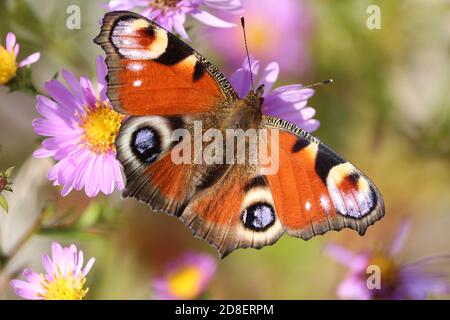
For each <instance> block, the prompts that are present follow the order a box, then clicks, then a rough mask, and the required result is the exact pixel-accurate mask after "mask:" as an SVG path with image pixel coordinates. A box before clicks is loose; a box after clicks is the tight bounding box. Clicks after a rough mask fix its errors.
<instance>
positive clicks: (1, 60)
mask: <svg viewBox="0 0 450 320" xmlns="http://www.w3.org/2000/svg"><path fill="white" fill-rule="evenodd" d="M18 55H19V44H18V43H16V36H15V35H14V33H12V32H9V33H8V35H7V36H6V48H5V47H3V46H2V45H0V84H5V83H7V82H9V81H10V80H11V79H12V78H14V77H15V76H16V72H17V69H18V68H22V67H25V66H28V65H30V64H32V63H35V62H36V61H38V60H39V57H40V56H41V55H40V53H39V52H35V53H33V54H32V55H29V56H28V57H26V58H25V59H23V60H22V61H20V62H19V63H17V56H18Z"/></svg>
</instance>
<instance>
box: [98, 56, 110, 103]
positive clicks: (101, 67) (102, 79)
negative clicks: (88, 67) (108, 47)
mask: <svg viewBox="0 0 450 320" xmlns="http://www.w3.org/2000/svg"><path fill="white" fill-rule="evenodd" d="M95 66H96V69H97V88H98V93H99V95H100V98H101V99H102V100H103V101H105V100H107V97H106V87H107V83H106V74H107V72H108V67H107V66H106V63H105V58H103V57H102V56H97V58H96V63H95Z"/></svg>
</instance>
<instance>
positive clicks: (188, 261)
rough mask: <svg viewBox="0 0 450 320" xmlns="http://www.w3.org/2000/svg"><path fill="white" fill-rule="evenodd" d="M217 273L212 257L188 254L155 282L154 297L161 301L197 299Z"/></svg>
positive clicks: (175, 262) (169, 267) (174, 263)
mask: <svg viewBox="0 0 450 320" xmlns="http://www.w3.org/2000/svg"><path fill="white" fill-rule="evenodd" d="M215 271H216V261H215V260H214V258H212V257H211V256H210V255H207V254H202V253H193V252H191V253H187V254H185V255H184V256H182V257H181V258H180V259H179V260H177V261H174V262H173V263H172V264H171V265H169V266H168V268H167V270H166V272H165V274H164V275H163V276H161V277H159V278H155V279H154V280H153V292H154V295H155V297H156V298H157V299H160V300H187V299H195V298H197V297H199V296H200V295H201V294H202V293H203V292H204V291H205V289H206V287H207V286H208V284H209V283H210V281H211V279H212V277H213V276H214V273H215Z"/></svg>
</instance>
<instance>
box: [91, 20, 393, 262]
mask: <svg viewBox="0 0 450 320" xmlns="http://www.w3.org/2000/svg"><path fill="white" fill-rule="evenodd" d="M94 41H95V43H97V44H99V45H100V46H101V47H102V48H103V50H104V51H105V52H106V55H107V58H106V63H107V66H108V74H107V77H106V79H107V82H108V88H107V96H108V98H109V100H110V101H111V103H112V105H113V107H114V108H115V110H117V111H118V112H120V113H123V114H126V115H128V116H129V117H128V118H127V120H126V121H125V122H124V123H123V125H122V128H121V130H120V133H119V135H118V137H117V140H116V148H117V157H118V159H119V161H120V162H121V163H122V165H123V168H124V172H125V176H126V187H125V190H124V192H123V195H124V196H125V197H134V198H136V199H138V200H140V201H143V202H145V203H147V204H148V205H149V206H150V207H151V208H152V210H154V211H163V212H166V213H168V214H170V215H175V216H177V217H179V218H180V219H181V220H182V221H183V222H184V223H185V224H186V225H187V226H188V227H189V228H190V229H191V230H192V232H193V233H194V235H196V236H198V237H200V238H203V239H205V240H207V241H208V242H209V243H210V244H211V245H213V246H215V247H216V248H217V249H218V251H219V253H220V255H221V256H222V257H224V256H226V255H227V254H229V253H230V252H232V251H233V250H235V249H238V248H248V247H253V248H262V247H264V246H266V245H271V244H273V243H274V242H276V241H277V240H278V239H279V238H280V237H281V236H282V235H283V234H284V233H288V234H289V235H292V236H296V237H300V238H302V239H305V240H307V239H310V238H312V237H314V236H315V235H318V234H323V233H325V232H327V231H328V230H340V229H342V228H345V227H348V228H352V229H354V230H356V231H357V232H358V233H359V234H361V235H363V234H364V233H365V231H366V229H367V227H368V226H369V225H371V224H373V223H375V222H376V221H377V220H379V219H381V218H382V217H383V216H384V203H383V199H382V197H381V195H380V193H379V191H378V190H377V188H376V187H375V185H374V184H373V183H372V182H371V181H370V180H369V179H368V178H367V177H366V176H365V175H364V174H363V173H362V172H361V171H360V170H359V169H357V168H356V167H355V166H354V165H352V164H350V163H349V162H347V161H346V160H345V159H344V158H342V157H341V156H340V155H338V154H337V153H335V152H334V151H333V150H331V149H330V148H329V147H328V146H326V145H325V144H323V143H322V142H320V141H319V140H318V139H317V138H315V137H313V136H311V135H310V134H308V133H307V132H305V131H304V130H302V129H301V128H299V127H297V126H295V125H294V124H292V123H289V122H287V121H284V120H282V119H279V118H275V117H271V116H267V115H263V114H262V113H261V105H262V103H263V101H264V98H263V92H264V88H263V87H259V88H257V89H256V90H251V91H250V92H249V93H248V94H247V96H246V97H244V98H243V99H239V98H238V96H237V94H236V92H235V91H234V90H233V88H232V86H231V85H230V83H229V82H228V81H227V79H226V78H225V77H224V76H223V75H222V73H220V71H219V70H218V69H217V68H216V67H215V66H214V65H213V64H211V63H210V62H209V61H207V60H206V59H205V58H204V57H203V56H202V55H200V54H199V53H198V52H196V51H195V50H194V49H192V48H191V47H190V46H189V45H187V44H186V43H184V42H183V41H181V40H180V39H178V38H177V37H176V36H175V35H173V34H171V33H169V32H168V31H166V30H164V29H163V28H162V27H160V26H159V25H157V24H156V23H154V22H152V21H150V20H148V19H146V18H144V17H142V16H140V15H138V14H135V13H132V12H126V11H115V12H109V13H107V14H106V15H105V17H104V19H103V24H102V27H101V32H100V34H99V35H98V36H97V37H96V38H95V40H94ZM196 121H199V122H201V123H202V124H203V128H202V130H203V131H202V132H203V133H204V132H206V131H207V130H208V129H211V128H215V129H218V130H221V131H222V132H223V131H225V130H227V129H242V130H248V129H258V130H259V129H264V130H266V131H267V132H268V134H267V136H266V139H265V140H263V143H265V144H267V145H270V146H271V147H273V146H275V147H276V148H277V154H278V158H279V160H278V161H279V168H278V170H277V171H276V172H275V173H272V174H266V171H265V170H264V165H263V164H262V163H261V164H258V163H257V162H256V163H250V162H249V161H245V162H244V163H243V164H233V163H231V164H229V163H228V162H227V163H223V164H206V163H202V162H201V161H192V162H190V163H175V162H174V161H173V159H172V157H171V152H172V151H173V150H174V148H177V147H179V146H180V144H183V143H188V142H187V141H189V140H188V139H179V140H175V139H174V138H173V133H174V132H175V131H176V130H178V129H184V130H186V131H187V132H188V133H190V134H192V135H193V134H194V123H195V122H196ZM275 137H277V139H275ZM190 143H191V147H192V148H194V147H195V146H193V145H194V143H193V142H190ZM202 143H203V142H202ZM194 160H195V159H194ZM247 160H248V159H247Z"/></svg>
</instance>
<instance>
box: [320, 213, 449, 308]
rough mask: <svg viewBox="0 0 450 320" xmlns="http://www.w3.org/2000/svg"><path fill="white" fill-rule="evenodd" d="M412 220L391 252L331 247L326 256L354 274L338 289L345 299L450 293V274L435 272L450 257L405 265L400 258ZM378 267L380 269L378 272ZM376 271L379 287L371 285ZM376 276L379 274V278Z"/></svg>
mask: <svg viewBox="0 0 450 320" xmlns="http://www.w3.org/2000/svg"><path fill="white" fill-rule="evenodd" d="M409 227H410V224H409V221H405V222H404V223H402V224H401V226H400V228H399V230H398V232H397V234H396V236H395V239H394V241H393V242H392V244H391V247H390V249H389V250H388V251H387V252H382V251H363V252H361V253H359V254H355V253H353V252H351V251H349V250H347V249H346V248H344V247H342V246H339V245H335V244H333V245H328V246H327V247H326V253H327V254H328V255H329V256H331V257H332V258H334V259H335V260H336V261H338V262H340V263H342V264H343V265H345V266H347V267H348V268H349V269H350V271H349V273H348V275H347V277H346V278H345V279H344V280H343V281H342V282H341V283H340V285H339V286H338V288H337V295H338V297H340V298H341V299H359V300H369V299H395V300H397V299H413V300H421V299H425V298H426V297H427V296H428V295H430V294H436V295H439V294H448V293H450V282H449V277H448V276H449V275H448V273H446V272H438V271H436V270H432V268H431V267H432V266H433V264H436V263H438V262H446V263H448V262H449V261H450V256H430V257H425V258H422V259H420V260H417V261H415V262H411V263H405V264H401V263H399V262H398V261H396V256H397V255H398V253H399V251H400V250H401V248H402V246H403V244H404V242H405V240H406V236H407V234H408V232H409ZM373 267H375V268H376V269H374V268H373ZM374 270H379V272H380V274H379V280H380V282H379V284H380V285H379V287H378V288H377V287H374V286H372V285H371V286H369V282H371V279H370V278H369V277H371V276H372V275H374ZM375 276H376V275H375Z"/></svg>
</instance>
